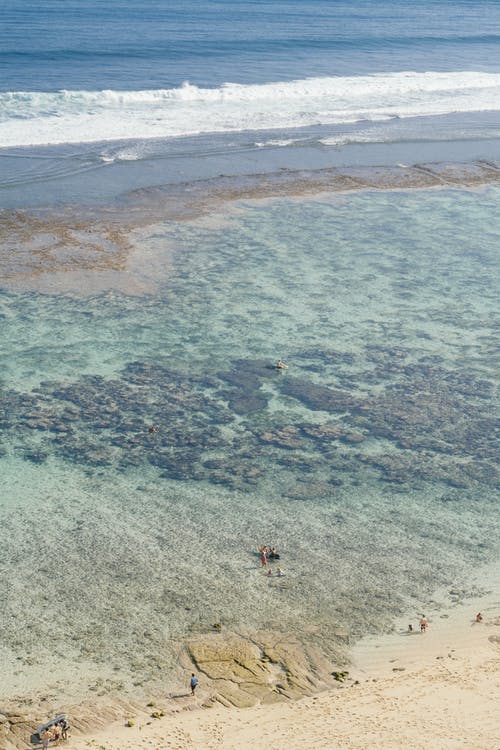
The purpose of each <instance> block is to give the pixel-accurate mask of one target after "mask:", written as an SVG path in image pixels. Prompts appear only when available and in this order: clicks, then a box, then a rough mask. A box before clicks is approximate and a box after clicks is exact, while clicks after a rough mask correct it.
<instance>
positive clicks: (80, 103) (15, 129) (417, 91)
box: [0, 71, 500, 147]
mask: <svg viewBox="0 0 500 750" xmlns="http://www.w3.org/2000/svg"><path fill="white" fill-rule="evenodd" d="M499 109H500V74H498V73H482V72H472V71H471V72H462V71H461V72H450V73H436V72H428V73H416V72H399V73H385V74H376V75H371V76H345V77H342V76H338V77H325V78H308V79H304V80H296V81H288V82H276V83H267V84H261V85H242V84H235V83H226V84H224V85H223V86H220V87H218V88H213V89H208V88H199V87H197V86H193V85H191V84H189V83H184V84H183V85H182V86H180V87H179V88H174V89H158V90H144V91H112V90H108V91H58V92H53V93H44V92H33V91H31V92H29V91H17V92H7V93H3V94H0V144H1V145H2V146H3V147H12V146H26V145H42V144H56V143H78V142H95V141H107V140H120V139H131V138H134V139H137V138H142V139H148V138H174V137H179V136H187V135H196V134H200V133H210V132H218V133H224V132H237V131H244V130H254V131H255V130H257V131H259V130H270V129H273V128H282V129H285V128H288V129H289V128H297V127H306V126H312V125H331V124H345V123H353V122H358V121H362V120H365V121H372V122H373V121H377V122H378V121H383V120H387V119H392V118H408V117H416V116H433V115H446V114H450V113H457V112H458V113H461V112H463V113H466V112H481V111H486V110H489V111H495V110H497V111H498V110H499Z"/></svg>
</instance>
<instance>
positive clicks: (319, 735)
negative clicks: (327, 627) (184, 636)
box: [70, 606, 500, 750]
mask: <svg viewBox="0 0 500 750" xmlns="http://www.w3.org/2000/svg"><path fill="white" fill-rule="evenodd" d="M464 614H465V612H464V611H463V610H462V609H461V610H460V615H459V616H452V617H451V618H450V619H446V620H438V621H437V622H436V623H432V625H431V627H430V628H429V631H428V632H427V633H426V634H425V635H423V636H421V635H420V633H418V632H416V633H414V634H413V635H411V636H405V635H400V634H397V635H392V636H387V637H385V638H382V639H368V640H367V641H366V642H361V643H360V644H359V646H358V647H357V648H355V650H354V659H355V660H356V661H355V664H354V666H353V668H352V670H351V673H350V675H349V678H348V680H347V682H346V683H345V685H343V686H341V687H339V689H336V690H332V691H329V692H326V693H323V694H320V695H317V696H314V697H308V698H305V699H302V700H299V701H297V702H286V703H279V704H276V705H273V706H259V707H255V708H249V709H229V710H228V709H226V708H223V707H215V708H211V709H207V710H204V709H201V708H200V703H203V702H204V701H205V700H206V699H207V697H208V696H207V691H206V689H205V690H204V689H203V688H201V691H200V695H199V696H197V697H196V698H195V699H194V700H193V699H191V697H190V696H186V697H185V698H180V699H178V702H179V704H180V705H179V707H178V708H177V707H176V708H175V709H172V708H170V707H169V705H168V703H167V704H165V705H164V706H162V708H164V710H165V714H166V715H165V716H164V717H162V718H160V719H158V720H155V719H152V718H151V712H152V711H158V710H161V708H160V706H157V707H154V708H150V709H149V710H145V711H142V712H137V713H135V714H134V716H133V719H132V720H133V721H134V722H135V724H134V726H133V727H126V726H124V721H117V722H116V723H114V724H112V725H110V726H109V727H106V728H105V729H103V730H102V731H99V732H96V733H85V734H84V735H83V736H81V737H77V736H74V737H73V739H72V740H71V743H70V745H71V747H72V748H75V750H84V748H88V747H100V748H101V747H102V748H106V750H127V749H130V750H132V749H133V748H140V747H147V748H155V750H156V749H158V750H160V748H165V747H169V748H179V750H180V749H181V748H201V747H204V748H210V750H219V749H220V750H222V749H224V750H233V749H234V750H236V748H252V747H253V748H263V747H267V746H270V747H273V748H276V750H285V749H292V748H302V747H304V746H312V747H315V748H324V749H325V750H327V749H328V748H345V750H347V749H349V750H364V748H368V747H370V748H386V749H387V748H391V749H392V748H394V750H406V748H412V747H417V746H422V745H428V746H433V747H439V748H443V749H444V748H450V749H451V748H453V749H455V748H456V749H458V748H466V747H471V746H473V747H475V748H477V750H487V749H490V748H496V747H498V741H499V729H500V719H499V715H498V705H499V699H500V610H499V609H498V608H497V609H495V608H494V607H493V606H492V607H491V610H488V611H486V612H485V613H484V621H483V623H481V624H476V623H474V621H473V619H472V620H471V618H466V619H464ZM124 719H125V721H126V720H127V719H126V718H125V716H124Z"/></svg>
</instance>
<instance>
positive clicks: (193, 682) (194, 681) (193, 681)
mask: <svg viewBox="0 0 500 750" xmlns="http://www.w3.org/2000/svg"><path fill="white" fill-rule="evenodd" d="M197 684H198V678H197V676H196V675H195V673H194V672H193V673H192V675H191V680H190V681H189V686H190V688H191V695H194V691H195V690H196V686H197Z"/></svg>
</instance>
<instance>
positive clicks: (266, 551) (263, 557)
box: [259, 546, 285, 576]
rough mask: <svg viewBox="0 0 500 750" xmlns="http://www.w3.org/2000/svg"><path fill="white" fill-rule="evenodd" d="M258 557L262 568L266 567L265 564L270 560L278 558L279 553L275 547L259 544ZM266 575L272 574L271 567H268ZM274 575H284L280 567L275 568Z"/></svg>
mask: <svg viewBox="0 0 500 750" xmlns="http://www.w3.org/2000/svg"><path fill="white" fill-rule="evenodd" d="M259 557H260V564H261V566H262V567H263V568H267V564H268V562H269V561H270V560H279V559H280V554H279V552H278V550H277V549H276V547H267V546H261V547H259ZM266 575H268V576H272V575H273V571H272V569H271V568H269V569H268V571H267V573H266ZM276 575H277V576H282V575H285V574H284V573H283V571H282V570H281V568H276Z"/></svg>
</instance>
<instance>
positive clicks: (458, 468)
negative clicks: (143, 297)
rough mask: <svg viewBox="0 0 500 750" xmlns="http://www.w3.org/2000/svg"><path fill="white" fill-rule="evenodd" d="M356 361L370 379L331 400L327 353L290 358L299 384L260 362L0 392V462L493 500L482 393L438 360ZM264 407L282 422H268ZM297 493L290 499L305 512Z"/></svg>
mask: <svg viewBox="0 0 500 750" xmlns="http://www.w3.org/2000/svg"><path fill="white" fill-rule="evenodd" d="M364 355H365V360H364V361H365V364H366V363H368V364H369V367H368V368H366V367H365V369H363V368H359V369H356V375H353V374H352V373H351V374H350V375H349V376H347V375H346V373H345V370H344V372H343V374H339V375H338V377H337V378H336V380H337V384H338V383H340V385H341V387H331V386H329V385H325V384H323V383H321V382H318V380H319V378H318V376H317V375H316V371H319V370H320V368H321V361H328V362H329V363H332V362H333V363H334V364H338V365H344V367H345V366H347V367H349V369H350V368H351V366H352V364H353V355H352V354H350V353H345V354H344V353H342V352H330V351H329V352H318V351H315V352H314V353H311V352H304V353H302V354H301V355H300V354H298V355H297V356H296V358H295V359H296V361H297V367H296V368H295V370H296V372H297V373H298V375H292V374H291V372H286V373H280V372H278V371H276V369H275V368H274V367H273V366H272V365H270V364H269V363H268V362H265V361H262V360H236V361H234V362H233V363H231V366H230V367H229V368H228V369H227V370H225V371H221V372H215V373H212V374H209V375H207V376H202V375H199V374H194V373H189V372H188V373H180V372H176V371H174V370H172V369H169V368H168V367H166V366H163V365H160V364H151V363H145V362H131V363H129V364H128V365H127V366H126V367H125V368H124V370H123V371H122V372H121V373H120V374H119V376H118V377H114V378H110V379H106V378H104V377H101V376H96V375H93V376H91V375H85V376H82V377H80V378H79V379H78V380H76V381H75V382H71V383H68V382H65V383H62V382H57V381H47V382H42V383H40V385H39V387H37V388H34V389H33V390H32V391H31V392H29V393H20V392H17V391H15V390H12V389H8V388H5V387H4V388H1V387H0V437H1V438H2V442H1V443H0V457H1V456H2V455H5V453H6V452H8V451H10V452H15V453H16V454H18V455H21V456H22V457H23V458H24V459H25V460H26V461H31V462H33V463H43V462H44V461H47V460H49V458H50V457H51V456H52V455H54V456H56V457H59V458H63V459H65V460H67V461H72V462H76V463H78V464H81V465H82V466H84V467H86V469H87V470H89V471H93V470H97V469H102V468H104V467H114V468H116V469H119V470H126V469H127V468H128V467H136V466H141V465H144V464H150V465H152V466H154V467H156V468H157V469H158V471H159V475H160V477H165V478H170V479H176V480H180V481H182V480H201V481H208V482H212V483H215V484H220V485H224V486H227V487H229V488H232V489H238V490H244V489H248V488H250V487H253V486H255V485H256V484H258V482H259V480H260V479H261V478H262V477H263V476H265V474H266V472H267V471H269V470H273V471H275V470H276V469H278V470H280V471H287V470H289V471H291V472H294V473H295V474H297V473H300V474H302V473H304V475H305V476H306V477H307V476H308V475H310V474H311V473H312V472H316V471H319V472H321V483H322V484H321V488H323V489H322V490H321V491H323V490H324V487H325V486H326V487H328V488H330V490H331V491H334V488H335V487H338V486H339V485H340V484H342V483H343V482H345V481H353V482H354V481H355V478H356V475H357V474H358V473H359V472H360V471H365V472H366V471H371V472H376V474H377V476H378V477H379V479H380V480H382V481H384V482H390V483H392V484H393V485H397V484H404V483H405V482H408V481H411V482H415V481H419V480H425V481H427V480H429V481H433V482H436V481H437V482H443V483H445V484H447V485H449V486H450V487H451V488H466V487H469V486H472V485H475V484H477V483H480V484H485V485H488V486H498V484H499V471H498V468H497V463H496V459H497V456H498V436H499V421H498V419H497V418H496V417H495V413H494V404H495V389H494V385H493V383H492V382H490V381H489V380H486V379H484V378H478V377H475V376H474V374H472V373H471V372H467V371H465V370H463V369H459V368H456V369H450V368H449V367H448V368H447V367H445V366H444V364H443V363H442V362H441V361H440V359H439V358H436V361H432V358H429V357H427V358H425V359H423V360H421V361H417V362H412V361H411V360H410V359H409V357H408V356H407V353H406V352H405V351H404V350H402V349H391V348H385V349H384V348H377V347H372V348H369V349H367V350H366V351H365V352H364ZM301 357H302V359H303V361H304V366H303V367H301V366H300V362H301ZM314 360H317V362H318V364H317V365H316V364H315V361H314ZM271 396H272V397H273V398H274V399H275V401H276V400H277V401H278V403H280V404H281V405H282V408H281V410H280V411H279V412H276V411H275V410H271V409H269V408H268V407H269V402H270V399H271ZM291 407H293V408H291ZM308 481H309V480H308ZM325 483H326V484H325ZM300 484H301V483H300V482H298V483H296V484H295V485H293V486H292V487H291V488H288V492H289V494H290V496H294V497H295V496H300V497H304V498H307V496H308V495H310V488H309V489H307V488H306V486H305V484H306V483H304V486H303V487H300ZM297 485H299V486H297ZM319 486H320V485H319V484H318V487H319ZM316 489H317V490H318V488H316ZM318 492H319V490H318Z"/></svg>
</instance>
